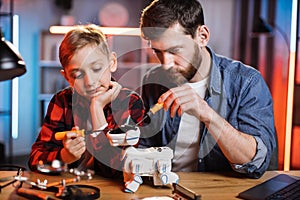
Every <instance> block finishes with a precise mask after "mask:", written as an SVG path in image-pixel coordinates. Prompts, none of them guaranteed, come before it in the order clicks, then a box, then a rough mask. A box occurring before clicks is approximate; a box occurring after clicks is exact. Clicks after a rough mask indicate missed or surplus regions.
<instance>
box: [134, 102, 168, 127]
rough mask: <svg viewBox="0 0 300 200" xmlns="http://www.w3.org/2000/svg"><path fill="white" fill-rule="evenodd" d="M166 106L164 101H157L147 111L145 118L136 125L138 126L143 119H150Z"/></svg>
mask: <svg viewBox="0 0 300 200" xmlns="http://www.w3.org/2000/svg"><path fill="white" fill-rule="evenodd" d="M163 107H164V103H156V104H155V105H154V106H153V107H152V108H150V110H149V111H148V112H147V113H146V115H145V116H144V118H143V119H141V120H140V121H139V122H138V123H136V124H135V125H136V126H138V125H140V124H141V123H142V122H143V121H145V120H150V118H151V117H152V116H153V115H154V114H155V113H157V112H158V111H159V110H160V109H162V108H163Z"/></svg>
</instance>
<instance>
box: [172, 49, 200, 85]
mask: <svg viewBox="0 0 300 200" xmlns="http://www.w3.org/2000/svg"><path fill="white" fill-rule="evenodd" d="M200 63H201V58H200V55H199V47H198V45H197V44H195V45H194V55H193V58H192V60H191V61H190V62H189V65H188V66H187V67H185V68H184V69H183V70H182V69H179V68H174V67H171V68H169V69H168V70H166V74H167V77H168V79H169V80H170V81H171V82H173V83H175V84H176V85H178V86H180V85H183V84H184V83H187V82H189V81H190V80H191V79H192V78H193V77H194V76H195V74H196V73H197V71H198V69H199V67H200Z"/></svg>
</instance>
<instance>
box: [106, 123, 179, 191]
mask: <svg viewBox="0 0 300 200" xmlns="http://www.w3.org/2000/svg"><path fill="white" fill-rule="evenodd" d="M121 129H122V130H123V131H122V132H121V133H116V132H114V131H112V132H109V133H107V135H106V136H107V138H108V139H109V141H110V144H111V145H112V146H129V147H127V148H126V149H125V150H124V153H123V160H124V166H123V175H124V183H125V192H136V191H137V190H138V188H139V186H140V185H141V184H142V183H143V179H142V176H150V177H153V183H154V185H155V186H164V185H172V183H178V181H179V177H178V175H177V174H176V173H174V172H171V168H172V164H171V160H172V158H173V150H172V149H170V148H169V147H151V148H146V149H139V148H135V147H133V146H132V145H135V144H137V142H138V140H139V137H140V130H139V128H138V127H129V128H128V127H127V128H125V131H124V127H121ZM126 129H127V130H126ZM124 132H125V133H124Z"/></svg>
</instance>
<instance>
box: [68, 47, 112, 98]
mask: <svg viewBox="0 0 300 200" xmlns="http://www.w3.org/2000/svg"><path fill="white" fill-rule="evenodd" d="M116 68H117V61H116V56H115V54H114V53H112V54H111V55H105V54H104V53H103V52H102V51H101V50H100V47H97V46H95V45H88V46H85V47H83V48H82V49H80V50H78V51H77V52H76V53H75V54H74V55H73V57H72V59H71V60H70V62H69V65H68V66H66V67H65V69H64V70H62V75H63V76H64V77H65V78H66V80H67V81H68V82H69V84H70V85H71V86H72V87H73V88H74V89H75V90H76V92H77V93H78V94H79V95H81V96H83V97H85V98H87V99H91V98H92V97H94V96H97V95H99V94H101V93H104V92H106V91H107V90H108V89H109V83H110V81H111V72H114V71H115V70H116Z"/></svg>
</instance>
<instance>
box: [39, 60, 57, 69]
mask: <svg viewBox="0 0 300 200" xmlns="http://www.w3.org/2000/svg"><path fill="white" fill-rule="evenodd" d="M39 66H40V67H54V68H61V64H60V62H59V61H56V60H41V61H40V62H39Z"/></svg>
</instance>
